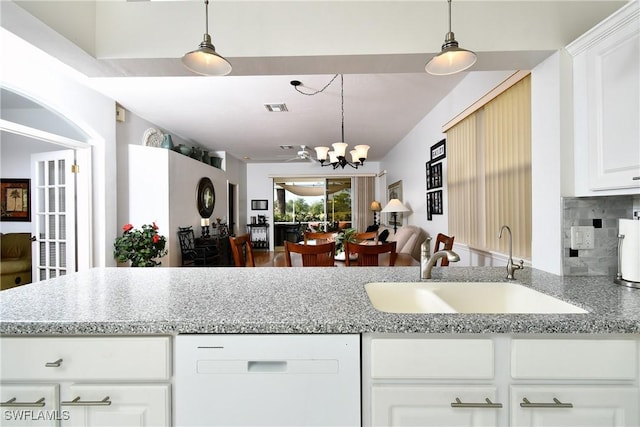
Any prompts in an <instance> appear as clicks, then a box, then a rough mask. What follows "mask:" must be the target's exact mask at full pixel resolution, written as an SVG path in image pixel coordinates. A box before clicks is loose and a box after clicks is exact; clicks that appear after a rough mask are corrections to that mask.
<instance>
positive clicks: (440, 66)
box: [424, 0, 478, 76]
mask: <svg viewBox="0 0 640 427" xmlns="http://www.w3.org/2000/svg"><path fill="white" fill-rule="evenodd" d="M447 2H448V4H449V32H448V33H447V35H446V36H445V39H444V44H443V45H442V51H441V52H440V53H439V54H437V55H436V56H434V57H433V58H431V60H430V61H429V62H427V64H426V65H425V67H424V69H425V71H426V72H427V73H429V74H433V75H435V76H447V75H450V74H455V73H459V72H460V71H464V70H466V69H467V68H469V67H471V66H472V65H473V64H475V63H476V60H477V59H478V57H477V55H476V54H475V53H474V52H472V51H470V50H467V49H462V48H461V47H459V45H458V42H457V41H456V38H455V35H454V34H453V32H452V31H451V0H447Z"/></svg>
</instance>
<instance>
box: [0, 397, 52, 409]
mask: <svg viewBox="0 0 640 427" xmlns="http://www.w3.org/2000/svg"><path fill="white" fill-rule="evenodd" d="M17 400H18V399H17V398H16V397H12V398H11V399H9V400H7V401H6V402H0V406H5V407H13V408H24V407H36V408H42V407H43V406H44V397H41V398H40V399H38V400H36V401H35V402H17Z"/></svg>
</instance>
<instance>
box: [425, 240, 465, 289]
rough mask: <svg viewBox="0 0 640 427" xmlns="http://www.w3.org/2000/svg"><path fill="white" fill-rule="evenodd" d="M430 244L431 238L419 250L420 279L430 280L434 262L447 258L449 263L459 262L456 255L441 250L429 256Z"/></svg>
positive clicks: (452, 252)
mask: <svg viewBox="0 0 640 427" xmlns="http://www.w3.org/2000/svg"><path fill="white" fill-rule="evenodd" d="M430 244H431V237H427V240H425V241H424V243H423V244H422V247H421V250H420V278H421V279H431V270H432V269H433V266H434V265H436V262H437V261H438V260H439V259H440V258H444V257H447V259H448V260H449V262H457V261H460V257H459V256H458V254H457V253H455V252H454V251H451V250H442V251H438V252H436V253H434V254H433V255H431V254H430Z"/></svg>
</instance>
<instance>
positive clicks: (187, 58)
mask: <svg viewBox="0 0 640 427" xmlns="http://www.w3.org/2000/svg"><path fill="white" fill-rule="evenodd" d="M204 5H205V33H204V37H203V40H202V43H200V46H198V48H197V49H196V50H193V51H191V52H189V53H186V54H185V55H184V56H183V57H182V63H183V64H184V66H185V67H187V68H188V69H189V70H191V71H193V72H194V73H197V74H201V75H205V76H226V75H227V74H229V73H230V72H231V64H230V63H229V61H227V60H226V59H225V58H224V57H222V56H221V55H220V54H218V53H217V52H216V48H215V47H214V46H213V44H212V43H211V36H210V35H209V0H205V2H204Z"/></svg>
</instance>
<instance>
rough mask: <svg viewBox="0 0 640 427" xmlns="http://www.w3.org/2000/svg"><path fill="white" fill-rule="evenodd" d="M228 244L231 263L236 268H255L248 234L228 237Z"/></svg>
mask: <svg viewBox="0 0 640 427" xmlns="http://www.w3.org/2000/svg"><path fill="white" fill-rule="evenodd" d="M229 244H230V245H231V252H232V253H233V262H234V263H235V265H236V267H255V266H256V263H255V261H254V260H253V246H252V245H251V238H250V237H249V235H248V234H242V235H240V236H236V237H233V236H229Z"/></svg>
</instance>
